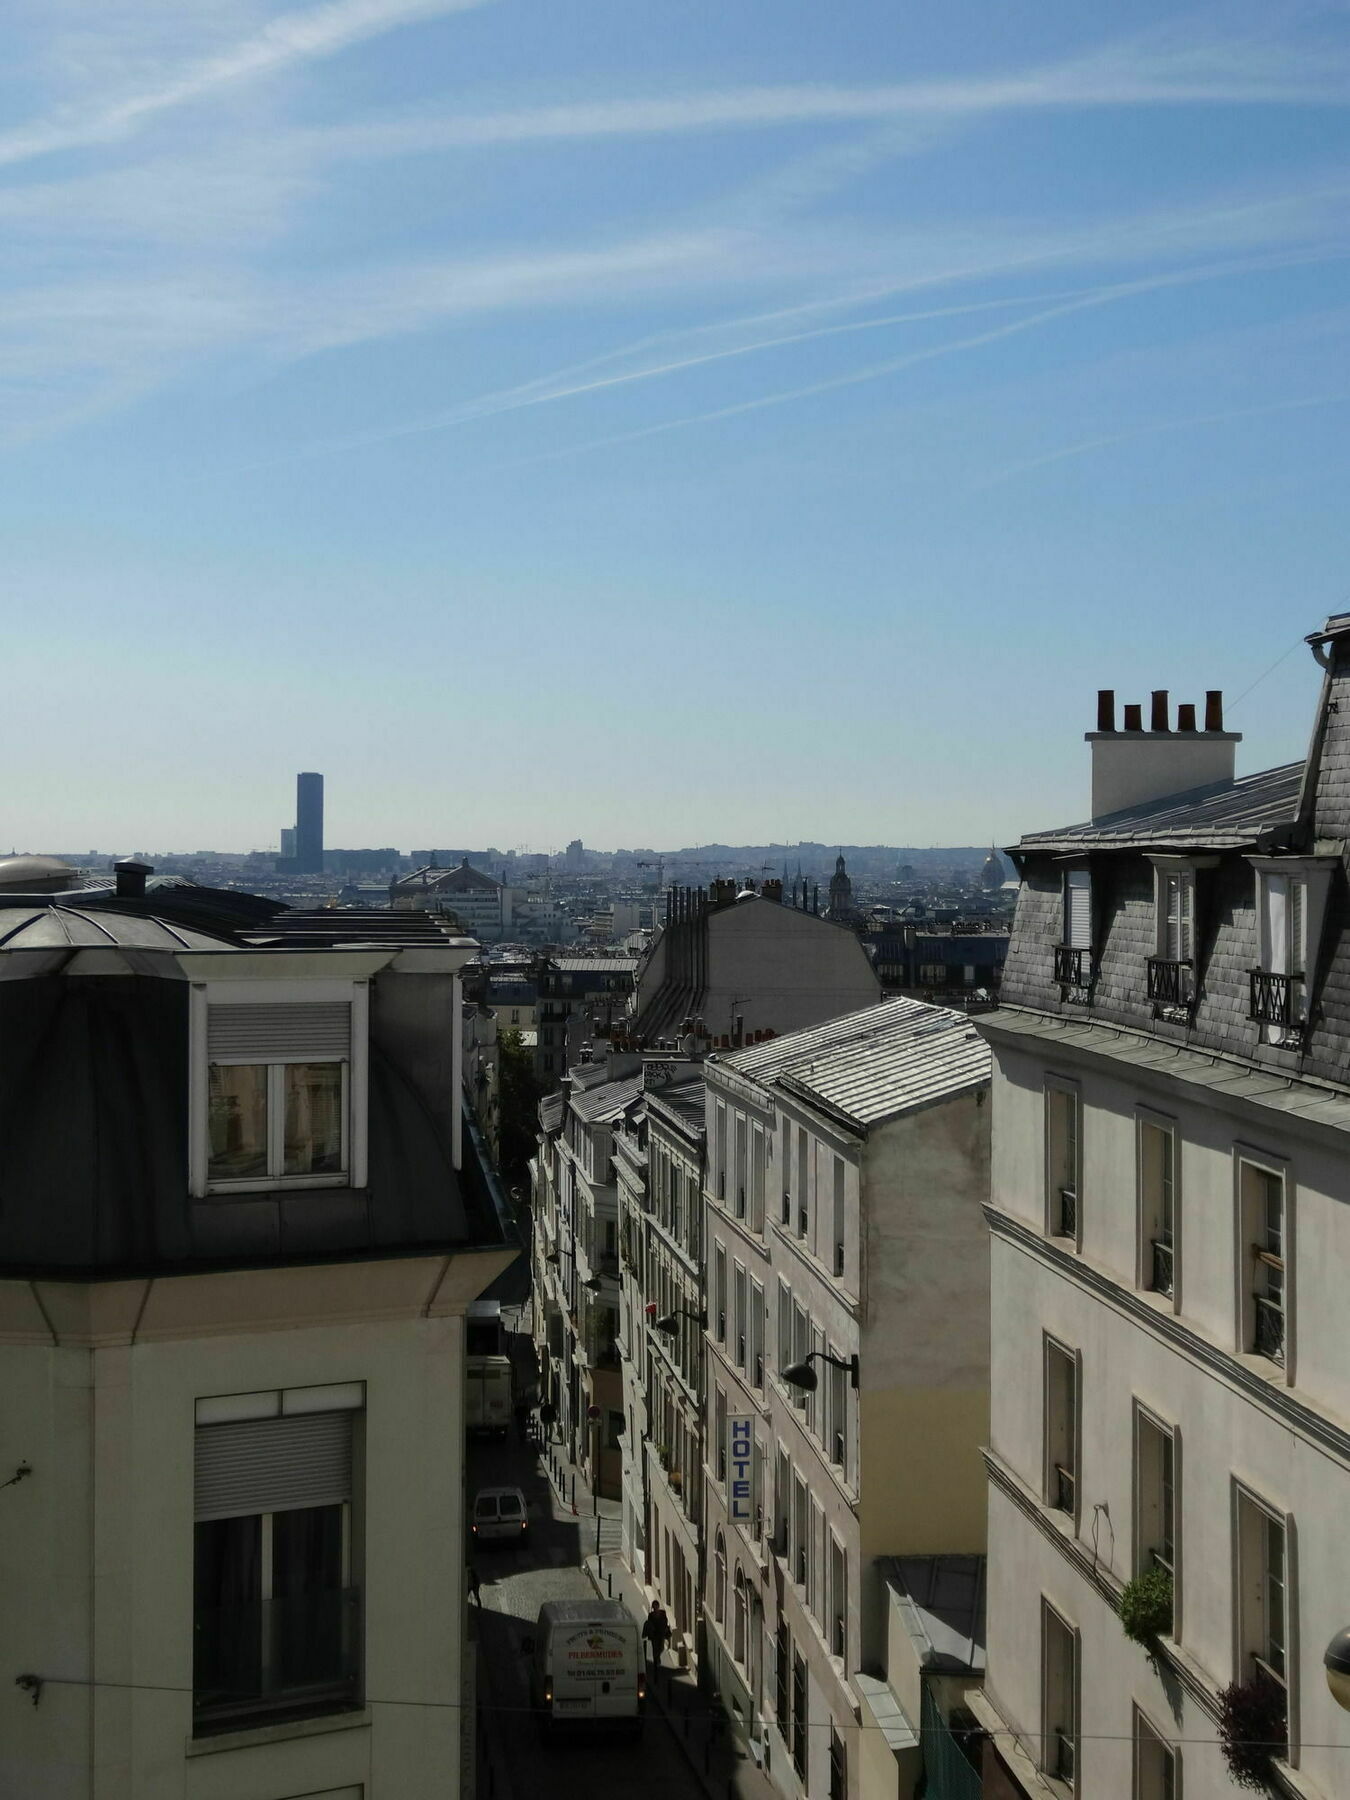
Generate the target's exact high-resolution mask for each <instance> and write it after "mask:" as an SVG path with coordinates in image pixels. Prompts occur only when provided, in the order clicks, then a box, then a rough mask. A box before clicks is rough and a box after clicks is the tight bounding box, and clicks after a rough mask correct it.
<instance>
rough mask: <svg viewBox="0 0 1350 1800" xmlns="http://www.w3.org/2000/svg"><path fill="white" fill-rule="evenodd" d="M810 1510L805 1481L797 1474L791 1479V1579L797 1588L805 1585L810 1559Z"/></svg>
mask: <svg viewBox="0 0 1350 1800" xmlns="http://www.w3.org/2000/svg"><path fill="white" fill-rule="evenodd" d="M810 1517H811V1515H810V1512H809V1511H808V1507H807V1494H806V1483H805V1482H804V1481H803V1480H802V1479H801V1477H800V1476H799V1475H794V1476H793V1479H792V1579H793V1580H794V1581H795V1582H796V1584H797V1586H798V1587H799V1588H804V1587H805V1586H806V1572H807V1566H808V1563H809V1560H810V1535H811V1524H810Z"/></svg>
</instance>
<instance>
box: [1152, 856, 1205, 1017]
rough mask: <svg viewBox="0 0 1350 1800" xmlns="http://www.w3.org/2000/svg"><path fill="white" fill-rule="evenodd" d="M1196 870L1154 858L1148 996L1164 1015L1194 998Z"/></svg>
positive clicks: (1184, 1006)
mask: <svg viewBox="0 0 1350 1800" xmlns="http://www.w3.org/2000/svg"><path fill="white" fill-rule="evenodd" d="M1195 867H1196V865H1195V864H1194V863H1188V864H1187V865H1186V866H1185V867H1180V866H1178V864H1177V863H1176V862H1175V861H1174V860H1173V859H1172V858H1170V857H1169V858H1165V859H1164V858H1155V859H1154V864H1153V869H1154V884H1155V885H1154V897H1155V908H1154V911H1155V921H1156V936H1155V945H1156V954H1155V955H1153V956H1151V957H1150V958H1149V962H1148V997H1149V999H1150V1000H1152V1001H1153V1003H1154V1006H1155V1007H1156V1008H1157V1009H1158V1011H1159V1012H1160V1013H1164V1014H1165V1013H1166V1011H1167V1009H1168V1008H1169V1007H1181V1008H1189V1007H1190V1006H1191V1004H1192V1002H1193V1001H1194V999H1195Z"/></svg>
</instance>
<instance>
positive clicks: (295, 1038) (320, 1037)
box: [206, 1000, 352, 1062]
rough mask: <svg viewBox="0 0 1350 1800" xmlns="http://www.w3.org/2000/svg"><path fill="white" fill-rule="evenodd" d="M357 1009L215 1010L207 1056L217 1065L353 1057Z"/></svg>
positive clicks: (343, 1005)
mask: <svg viewBox="0 0 1350 1800" xmlns="http://www.w3.org/2000/svg"><path fill="white" fill-rule="evenodd" d="M351 1047H352V1009H351V1007H350V1006H349V1005H348V1003H347V1002H346V1001H345V1000H336V1001H335V1000H326V1001H317V1002H315V1003H314V1004H313V1005H311V1006H306V1005H302V1004H299V1003H296V1004H290V1005H288V1004H284V1003H283V1004H277V1003H276V1002H271V1003H268V1004H265V1005H252V1004H246V1005H239V1006H212V1007H211V1009H210V1011H209V1013H208V1014H207V1022H206V1053H207V1056H208V1058H209V1059H210V1061H212V1062H332V1061H333V1060H334V1059H335V1058H339V1059H340V1058H342V1057H346V1056H349V1055H350V1054H351Z"/></svg>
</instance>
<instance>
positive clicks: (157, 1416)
mask: <svg viewBox="0 0 1350 1800" xmlns="http://www.w3.org/2000/svg"><path fill="white" fill-rule="evenodd" d="M386 1266H387V1265H386ZM488 1278H490V1273H489V1275H488V1276H487V1277H485V1279H488ZM3 1285H4V1286H5V1287H6V1288H7V1289H8V1288H10V1287H11V1285H13V1284H3ZM123 1285H125V1286H126V1287H129V1288H130V1287H134V1288H135V1289H136V1290H138V1291H139V1290H140V1289H142V1288H143V1287H144V1285H145V1284H143V1283H135V1284H123ZM160 1285H161V1286H162V1285H163V1284H160ZM427 1297H428V1299H429V1298H430V1296H429V1295H428V1296H427ZM5 1298H6V1300H7V1302H13V1303H11V1304H7V1306H6V1313H7V1317H6V1323H7V1324H10V1325H12V1324H13V1323H14V1320H15V1316H16V1306H17V1305H18V1304H19V1303H21V1296H20V1298H19V1301H18V1302H15V1301H14V1297H13V1296H11V1295H6V1296H5ZM32 1323H33V1324H34V1325H35V1326H36V1325H37V1324H38V1323H40V1322H39V1321H36V1320H34V1321H32ZM141 1332H142V1341H138V1342H136V1343H134V1344H131V1343H128V1342H125V1341H124V1342H122V1343H120V1344H118V1343H111V1344H108V1345H106V1346H105V1347H61V1346H52V1345H51V1344H50V1342H49V1343H48V1344H47V1345H46V1346H43V1345H41V1344H39V1343H37V1342H35V1341H33V1340H32V1338H31V1337H30V1338H29V1341H26V1342H16V1341H14V1338H15V1336H16V1335H17V1334H16V1333H15V1332H13V1331H10V1332H9V1333H7V1334H6V1335H7V1336H8V1337H9V1339H10V1341H8V1342H3V1341H0V1392H3V1393H4V1395H5V1407H4V1420H3V1428H2V1429H3V1451H0V1459H3V1458H4V1457H6V1456H12V1457H13V1460H14V1461H15V1462H17V1461H18V1459H19V1457H20V1456H24V1457H26V1458H27V1459H28V1460H29V1461H30V1462H31V1463H32V1466H33V1474H32V1476H31V1477H30V1478H29V1479H28V1480H26V1481H24V1482H23V1483H21V1484H20V1485H19V1486H17V1487H15V1488H14V1489H12V1490H10V1491H8V1492H7V1493H6V1494H5V1495H4V1499H5V1500H7V1501H8V1502H9V1503H10V1504H9V1505H8V1507H7V1508H6V1511H5V1517H4V1525H5V1530H4V1532H3V1533H0V1589H2V1590H3V1592H4V1593H5V1595H6V1605H5V1617H4V1622H3V1628H2V1629H3V1632H4V1637H5V1643H6V1650H7V1666H9V1665H12V1667H13V1669H14V1670H15V1671H16V1672H17V1671H18V1670H20V1669H30V1670H32V1671H34V1672H35V1673H38V1674H40V1675H42V1676H43V1677H44V1678H45V1679H46V1683H47V1685H46V1686H45V1687H44V1689H43V1692H42V1697H41V1703H40V1705H38V1706H37V1707H33V1706H31V1705H30V1703H29V1701H28V1699H27V1698H26V1697H25V1696H24V1695H23V1694H22V1693H20V1692H19V1691H18V1690H16V1689H15V1688H14V1686H13V1685H12V1683H11V1682H8V1681H6V1682H5V1683H3V1684H0V1794H4V1795H14V1796H15V1797H16V1800H18V1796H25V1797H27V1796H36V1795H38V1794H41V1795H42V1796H43V1800H227V1797H228V1800H277V1797H278V1796H281V1795H291V1794H308V1793H322V1792H324V1791H326V1790H329V1789H334V1788H338V1789H342V1788H346V1787H348V1786H350V1787H353V1788H354V1789H356V1790H357V1791H358V1792H360V1793H361V1794H362V1795H363V1796H364V1800H380V1797H381V1796H384V1797H385V1800H409V1797H414V1796H426V1797H427V1800H430V1797H431V1796H432V1795H435V1796H436V1797H437V1800H443V1797H444V1796H446V1795H447V1794H453V1793H454V1792H455V1791H456V1790H455V1782H456V1779H457V1773H456V1772H457V1770H458V1767H459V1756H460V1752H459V1744H460V1713H459V1708H458V1705H457V1704H456V1703H457V1702H458V1699H459V1695H460V1657H461V1636H462V1627H463V1574H464V1564H465V1549H464V1521H463V1452H462V1443H463V1431H462V1415H461V1407H462V1341H463V1336H462V1334H463V1325H462V1317H461V1316H459V1315H454V1316H435V1317H417V1316H402V1317H390V1318H385V1319H380V1318H365V1319H360V1318H356V1319H347V1320H343V1321H342V1322H336V1321H335V1322H334V1323H331V1324H328V1325H320V1326H312V1325H311V1326H307V1327H301V1328H295V1329H257V1328H254V1329H240V1330H237V1331H234V1332H231V1333H229V1334H227V1335H210V1336H198V1335H182V1336H172V1335H171V1336H160V1337H156V1336H154V1335H153V1334H150V1335H147V1322H146V1321H142V1326H141ZM348 1381H362V1382H364V1383H365V1384H366V1408H365V1412H364V1415H362V1419H361V1424H360V1426H359V1427H358V1431H357V1442H358V1458H357V1475H356V1480H355V1484H354V1485H355V1492H354V1500H353V1513H354V1530H353V1542H354V1550H355V1559H354V1560H355V1567H354V1572H353V1575H354V1579H355V1580H357V1581H358V1582H359V1584H360V1586H361V1588H362V1590H363V1604H364V1646H365V1657H364V1693H365V1698H366V1706H365V1710H364V1713H363V1714H359V1715H356V1716H354V1717H353V1716H351V1715H348V1716H345V1717H344V1716H338V1717H334V1718H332V1719H329V1720H309V1721H305V1722H303V1723H302V1724H299V1725H291V1726H274V1727H271V1728H269V1729H268V1730H267V1731H265V1732H263V1733H261V1734H259V1733H253V1734H242V1735H241V1734H234V1736H233V1741H232V1739H231V1737H226V1736H221V1737H217V1738H213V1739H204V1740H199V1741H198V1742H196V1743H194V1742H193V1738H192V1692H191V1690H192V1639H193V1564H192V1546H193V1433H194V1402H195V1401H196V1400H197V1399H198V1398H200V1397H204V1396H207V1395H213V1394H221V1393H231V1392H251V1391H256V1390H261V1389H273V1388H279V1387H301V1386H309V1385H319V1384H327V1383H332V1382H348ZM362 1443H363V1445H364V1449H363V1453H362V1451H361V1450H360V1446H361V1445H362ZM91 1682H92V1685H90V1684H91ZM250 1738H252V1739H255V1740H256V1739H259V1738H261V1739H264V1740H267V1741H252V1742H250V1741H247V1740H248V1739H250Z"/></svg>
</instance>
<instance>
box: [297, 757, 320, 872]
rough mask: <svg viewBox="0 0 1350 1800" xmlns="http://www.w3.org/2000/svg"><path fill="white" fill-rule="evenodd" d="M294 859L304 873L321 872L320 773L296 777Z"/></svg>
mask: <svg viewBox="0 0 1350 1800" xmlns="http://www.w3.org/2000/svg"><path fill="white" fill-rule="evenodd" d="M295 861H296V866H297V867H298V868H299V870H300V872H301V873H302V874H305V875H320V874H322V873H323V776H322V775H315V774H313V773H307V774H304V775H297V776H296V778H295Z"/></svg>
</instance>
